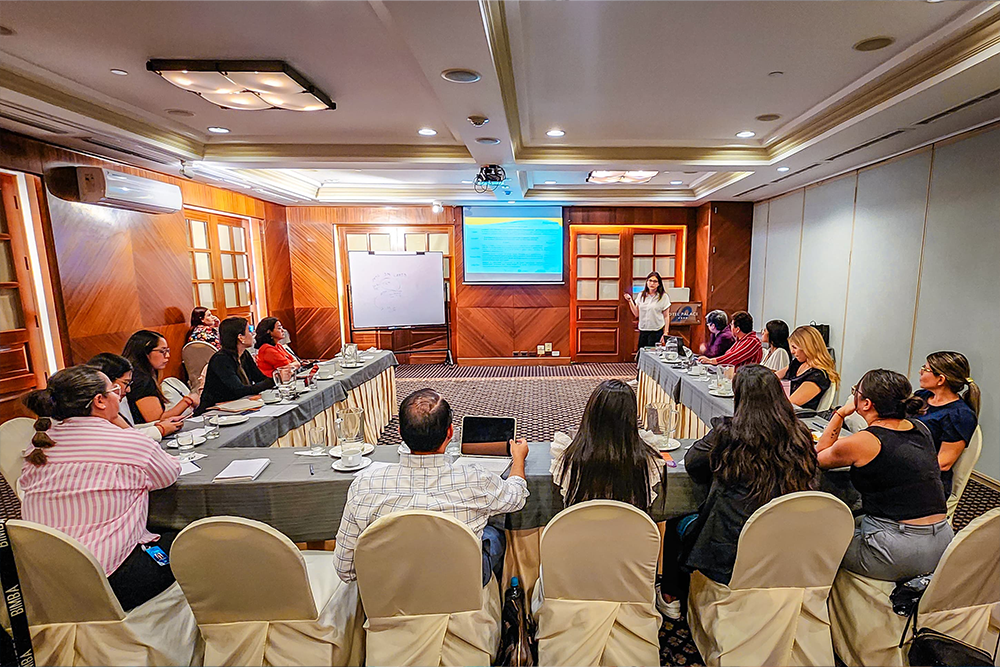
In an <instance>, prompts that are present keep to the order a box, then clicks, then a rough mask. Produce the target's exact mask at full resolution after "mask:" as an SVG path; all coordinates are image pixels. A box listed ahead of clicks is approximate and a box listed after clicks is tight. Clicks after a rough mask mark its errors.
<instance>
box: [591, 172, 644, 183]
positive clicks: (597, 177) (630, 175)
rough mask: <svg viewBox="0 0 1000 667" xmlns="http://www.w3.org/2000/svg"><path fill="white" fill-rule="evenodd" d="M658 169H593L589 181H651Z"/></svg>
mask: <svg viewBox="0 0 1000 667" xmlns="http://www.w3.org/2000/svg"><path fill="white" fill-rule="evenodd" d="M658 173H660V172H658V171H592V172H590V175H589V176H587V182H588V183H632V184H635V183H649V181H650V180H651V179H652V178H653V177H654V176H656V175H657V174H658Z"/></svg>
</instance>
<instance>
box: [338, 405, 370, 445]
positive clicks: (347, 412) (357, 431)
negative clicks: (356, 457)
mask: <svg viewBox="0 0 1000 667" xmlns="http://www.w3.org/2000/svg"><path fill="white" fill-rule="evenodd" d="M364 415H365V411H364V410H363V409H362V408H345V409H343V410H341V411H340V412H339V418H338V419H337V425H338V427H339V428H340V431H339V432H338V433H337V440H339V441H340V444H341V445H344V444H346V443H352V442H361V440H362V437H363V431H362V426H363V424H364Z"/></svg>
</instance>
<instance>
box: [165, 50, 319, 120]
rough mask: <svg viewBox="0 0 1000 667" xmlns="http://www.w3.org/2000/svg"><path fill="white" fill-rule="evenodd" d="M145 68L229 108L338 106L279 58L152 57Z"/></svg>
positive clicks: (255, 109)
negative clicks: (202, 58) (205, 58)
mask: <svg viewBox="0 0 1000 667" xmlns="http://www.w3.org/2000/svg"><path fill="white" fill-rule="evenodd" d="M146 69H147V70H149V71H151V72H156V73H157V74H159V75H160V76H162V77H163V78H164V79H166V80H167V81H169V82H170V83H172V84H174V85H175V86H177V87H178V88H181V89H183V90H186V91H188V92H192V93H195V94H197V95H199V96H201V97H202V98H204V99H205V100H207V101H209V102H211V103H213V104H217V105H218V106H220V107H223V108H226V109H243V110H250V111H258V110H262V109H285V110H287V111H320V110H323V109H336V108H337V105H336V104H335V103H334V102H333V100H331V99H330V98H329V97H328V96H327V95H326V94H325V93H323V92H322V91H321V90H319V89H318V88H316V86H314V85H313V84H312V83H310V82H309V81H308V80H307V79H306V78H305V77H303V76H302V75H301V74H299V73H298V72H297V71H295V70H294V69H292V68H291V67H290V66H289V65H287V64H286V63H284V62H282V61H280V60H266V61H265V60H220V61H213V60H150V61H149V62H147V63H146Z"/></svg>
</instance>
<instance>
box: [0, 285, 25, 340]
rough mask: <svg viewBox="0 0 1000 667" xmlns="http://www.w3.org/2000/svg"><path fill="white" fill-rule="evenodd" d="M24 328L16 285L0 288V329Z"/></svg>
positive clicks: (19, 295)
mask: <svg viewBox="0 0 1000 667" xmlns="http://www.w3.org/2000/svg"><path fill="white" fill-rule="evenodd" d="M23 328H24V312H23V311H22V310H21V294H20V293H19V292H18V290H17V288H16V287H3V288H0V331H10V330H12V329H23Z"/></svg>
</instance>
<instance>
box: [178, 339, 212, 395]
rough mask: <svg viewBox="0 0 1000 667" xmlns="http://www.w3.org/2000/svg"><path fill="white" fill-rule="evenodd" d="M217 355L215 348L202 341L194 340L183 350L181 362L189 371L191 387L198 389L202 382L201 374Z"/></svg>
mask: <svg viewBox="0 0 1000 667" xmlns="http://www.w3.org/2000/svg"><path fill="white" fill-rule="evenodd" d="M213 354H215V348H214V347H212V346H211V345H209V344H208V343H205V342H203V341H200V340H193V341H191V342H190V343H187V344H186V345H185V346H184V347H183V348H182V349H181V361H182V362H183V363H184V370H186V371H187V375H188V381H189V382H190V383H191V387H192V388H194V389H197V387H198V384H199V383H200V382H201V373H202V371H204V370H205V366H208V362H209V360H210V359H211V358H212V355H213Z"/></svg>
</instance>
